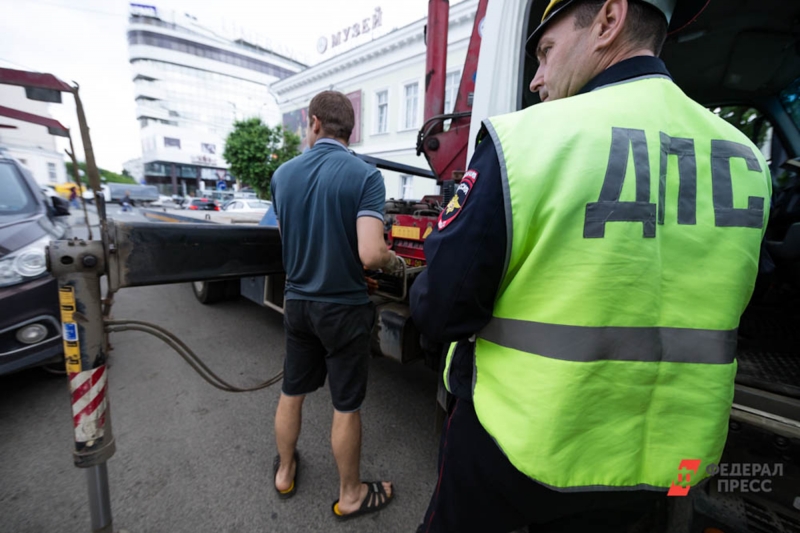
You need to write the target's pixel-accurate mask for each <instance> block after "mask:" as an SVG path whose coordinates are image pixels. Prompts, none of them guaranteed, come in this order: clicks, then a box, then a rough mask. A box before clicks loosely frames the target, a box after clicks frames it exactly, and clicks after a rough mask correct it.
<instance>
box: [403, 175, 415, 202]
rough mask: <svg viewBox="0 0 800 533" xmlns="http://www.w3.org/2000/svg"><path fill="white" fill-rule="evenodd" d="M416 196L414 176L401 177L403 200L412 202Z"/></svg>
mask: <svg viewBox="0 0 800 533" xmlns="http://www.w3.org/2000/svg"><path fill="white" fill-rule="evenodd" d="M413 194H414V176H408V175H405V174H403V175H402V176H400V196H401V197H402V198H403V200H411V199H412V196H413Z"/></svg>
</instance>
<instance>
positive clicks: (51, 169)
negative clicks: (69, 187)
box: [47, 163, 57, 181]
mask: <svg viewBox="0 0 800 533" xmlns="http://www.w3.org/2000/svg"><path fill="white" fill-rule="evenodd" d="M47 176H48V177H49V178H50V181H57V176H56V164H55V163H47Z"/></svg>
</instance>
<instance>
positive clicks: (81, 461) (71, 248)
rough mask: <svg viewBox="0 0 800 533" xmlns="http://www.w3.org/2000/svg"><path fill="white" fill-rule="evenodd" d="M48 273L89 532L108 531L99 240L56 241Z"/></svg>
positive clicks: (108, 443) (110, 442) (110, 444)
mask: <svg viewBox="0 0 800 533" xmlns="http://www.w3.org/2000/svg"><path fill="white" fill-rule="evenodd" d="M47 260H48V268H49V270H50V272H51V273H52V274H53V275H54V276H55V277H57V278H58V294H59V303H60V306H61V322H62V326H63V336H64V358H65V363H66V369H67V375H68V377H69V388H70V393H71V396H72V423H73V427H74V437H75V451H74V459H75V466H77V467H80V468H85V469H86V479H87V482H88V485H89V507H90V511H91V517H92V531H94V532H95V533H110V532H111V531H112V518H111V501H110V497H109V490H108V470H107V468H106V461H108V459H109V458H110V457H111V456H112V455H114V451H115V445H114V437H113V435H112V433H111V414H110V411H109V406H108V395H107V390H108V387H107V384H108V374H107V372H106V359H107V355H108V354H106V353H105V339H104V335H105V332H104V326H103V316H102V307H101V292H100V276H101V275H103V273H104V271H105V263H106V261H105V257H104V249H103V243H102V242H101V241H85V240H78V239H74V240H71V241H54V242H52V243H50V247H49V249H48V254H47Z"/></svg>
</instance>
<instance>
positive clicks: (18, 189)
mask: <svg viewBox="0 0 800 533" xmlns="http://www.w3.org/2000/svg"><path fill="white" fill-rule="evenodd" d="M37 207H38V206H37V204H36V199H35V198H34V197H33V194H32V192H31V191H30V189H29V188H28V186H27V184H26V183H25V178H24V176H22V174H21V173H20V172H19V170H17V169H16V168H15V167H14V166H13V165H12V164H10V163H0V221H3V222H5V221H7V220H8V219H9V218H17V217H19V216H21V215H29V214H33V213H35V212H36V210H37Z"/></svg>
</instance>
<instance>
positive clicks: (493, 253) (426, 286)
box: [411, 138, 510, 342]
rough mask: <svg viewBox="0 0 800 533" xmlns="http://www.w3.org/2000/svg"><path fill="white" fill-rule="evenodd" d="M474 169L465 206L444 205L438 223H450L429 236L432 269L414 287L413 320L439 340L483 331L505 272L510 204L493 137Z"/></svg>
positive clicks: (477, 157) (484, 145) (483, 145)
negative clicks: (506, 195)
mask: <svg viewBox="0 0 800 533" xmlns="http://www.w3.org/2000/svg"><path fill="white" fill-rule="evenodd" d="M469 169H470V170H473V171H475V172H476V173H477V177H476V178H475V182H474V184H473V185H472V188H471V189H470V190H469V193H468V195H467V197H466V199H465V200H464V201H463V205H460V207H456V206H452V207H454V209H453V210H451V211H450V212H449V213H448V210H447V209H445V212H444V214H443V215H442V217H441V218H440V223H439V227H441V226H442V225H443V224H444V223H446V225H445V227H443V228H442V229H439V227H437V228H435V229H434V231H433V233H431V234H430V235H429V236H428V238H427V240H426V241H425V258H426V259H427V264H428V267H427V268H426V269H425V271H423V272H422V274H420V275H419V277H418V278H417V279H416V281H415V282H414V285H413V286H412V287H411V313H412V316H413V318H414V323H415V324H416V326H417V328H419V330H420V332H421V333H422V334H424V335H425V336H426V337H428V338H429V339H431V340H432V341H435V342H453V341H456V340H461V339H467V338H469V337H470V336H472V335H474V334H475V333H477V332H479V331H480V330H481V329H483V327H484V326H485V325H486V324H487V323H488V322H489V320H490V319H491V317H492V310H493V308H494V302H495V299H496V298H497V290H498V288H499V286H500V282H501V281H502V279H503V276H504V274H505V272H504V271H503V269H504V266H505V256H506V246H507V242H506V241H507V236H506V220H505V207H504V203H505V202H504V199H503V189H502V181H501V176H500V163H499V160H498V158H497V152H496V151H495V147H494V144H493V142H492V140H491V138H486V139H484V140H483V141H482V142H481V144H480V145H478V148H477V150H476V151H475V155H474V156H473V158H472V161H471V162H470V166H469ZM462 183H463V182H462ZM454 215H455V216H454ZM508 245H510V243H508Z"/></svg>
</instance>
